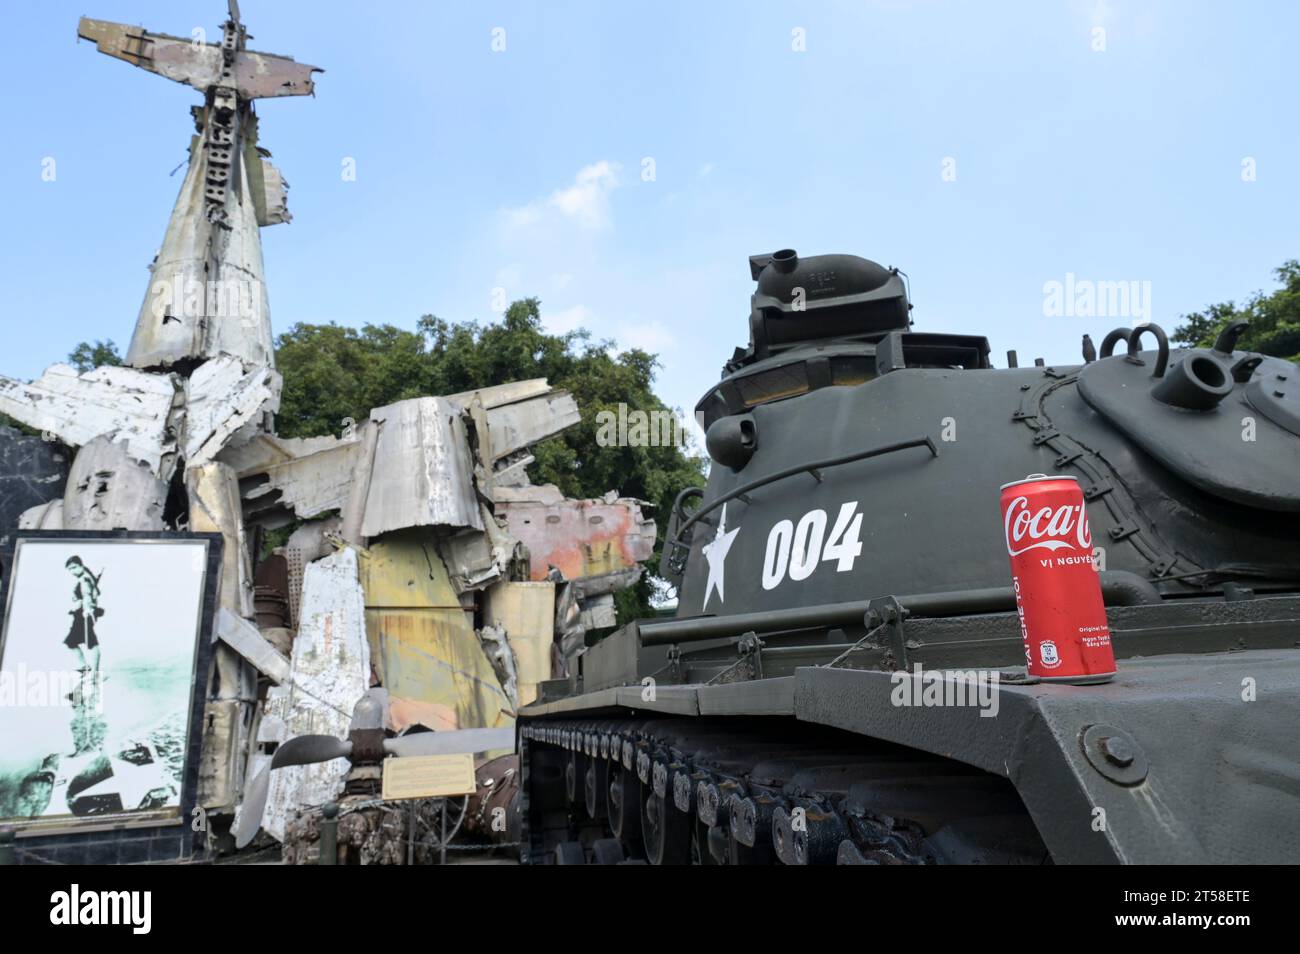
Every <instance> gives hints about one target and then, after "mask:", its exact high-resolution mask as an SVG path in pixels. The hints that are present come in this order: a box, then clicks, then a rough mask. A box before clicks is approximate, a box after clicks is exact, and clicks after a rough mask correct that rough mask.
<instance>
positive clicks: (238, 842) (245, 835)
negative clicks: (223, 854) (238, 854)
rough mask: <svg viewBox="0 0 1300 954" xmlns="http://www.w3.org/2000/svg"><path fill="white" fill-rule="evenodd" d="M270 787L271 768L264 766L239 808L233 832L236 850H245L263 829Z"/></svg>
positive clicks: (251, 783)
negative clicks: (260, 829) (263, 817)
mask: <svg viewBox="0 0 1300 954" xmlns="http://www.w3.org/2000/svg"><path fill="white" fill-rule="evenodd" d="M270 786H271V766H269V765H263V766H262V770H261V771H260V772H258V773H257V774H256V775H254V776H253V777H252V779H251V780H250V781H249V783H248V785H247V787H246V788H245V789H244V801H243V802H242V803H241V804H240V806H239V814H238V815H237V816H236V817H235V824H234V828H233V830H232V834H234V836H235V847H236V848H243V847H244V846H245V845H247V844H248V843H249V842H250V841H252V840H253V839H254V838H255V837H256V836H257V831H258V829H259V828H261V827H262V813H263V812H265V811H266V793H267V789H269V788H270Z"/></svg>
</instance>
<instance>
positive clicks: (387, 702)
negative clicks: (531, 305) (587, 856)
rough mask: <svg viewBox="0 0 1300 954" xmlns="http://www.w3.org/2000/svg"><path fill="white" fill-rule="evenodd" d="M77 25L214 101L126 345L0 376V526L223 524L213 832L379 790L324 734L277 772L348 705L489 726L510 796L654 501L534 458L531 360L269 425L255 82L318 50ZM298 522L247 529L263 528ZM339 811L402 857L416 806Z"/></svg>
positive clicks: (370, 719)
mask: <svg viewBox="0 0 1300 954" xmlns="http://www.w3.org/2000/svg"><path fill="white" fill-rule="evenodd" d="M77 33H78V36H79V37H81V38H83V39H86V40H90V41H93V42H94V43H95V44H96V47H97V49H98V50H99V52H101V53H105V54H107V55H109V56H113V57H116V58H118V59H121V60H125V61H126V62H128V63H130V64H132V65H134V66H137V67H139V68H141V69H144V70H148V71H150V72H152V73H156V74H158V75H160V76H163V77H165V78H167V79H170V80H173V81H175V82H178V83H183V84H186V85H189V86H192V87H193V88H194V89H196V90H198V91H199V92H200V93H201V94H202V95H203V103H202V105H200V106H195V107H193V110H192V112H193V115H194V119H195V126H196V132H195V135H194V137H193V139H192V141H191V145H190V151H189V168H188V171H187V173H186V175H185V179H184V182H183V184H182V185H181V189H180V194H179V196H178V197H177V199H176V204H175V208H174V209H173V211H172V214H171V218H170V221H169V222H168V225H167V230H166V234H165V236H164V238H163V242H162V246H161V248H160V249H159V251H158V253H157V256H156V258H155V259H154V261H153V263H152V265H151V266H150V280H149V288H148V291H147V293H146V295H145V299H144V302H143V304H142V305H141V308H140V311H139V315H138V317H137V319H136V323H135V330H134V333H133V335H132V338H131V344H130V348H129V350H128V352H127V354H126V360H125V366H122V367H100V368H96V369H94V370H92V371H89V372H86V373H83V374H78V373H77V372H76V371H75V370H74V369H73V368H71V367H69V366H66V365H61V364H60V365H55V366H53V367H51V368H49V369H48V370H47V371H46V372H45V373H44V374H42V375H41V376H40V377H39V378H37V379H36V380H34V381H30V382H24V381H18V380H13V379H10V378H5V377H0V413H3V414H5V415H8V416H9V417H11V418H13V419H15V420H17V421H19V422H21V423H22V424H24V425H26V426H27V427H29V428H32V429H34V430H36V431H39V432H40V434H41V436H40V437H26V436H21V435H20V434H19V433H18V432H17V431H15V430H13V429H10V428H4V429H0V468H3V470H2V472H0V533H6V534H7V533H12V532H13V531H14V530H15V529H19V530H33V529H35V530H68V531H107V530H128V531H155V532H162V533H168V532H174V533H181V532H196V531H207V532H215V533H218V534H220V536H221V539H222V541H223V543H224V545H223V557H222V567H221V575H220V585H219V590H218V596H217V605H218V607H219V608H218V609H217V611H216V619H215V623H214V625H213V633H214V634H215V636H216V638H217V640H218V641H217V643H216V647H215V651H214V654H213V657H212V658H213V664H212V666H211V670H210V672H209V673H208V674H207V676H206V678H207V680H208V682H207V693H206V698H205V702H204V710H203V715H204V718H203V728H202V745H201V756H200V758H201V766H200V770H199V783H198V804H199V805H200V806H201V807H202V808H203V809H204V810H205V811H206V813H207V815H208V817H209V819H216V823H215V824H213V825H212V828H211V830H212V831H228V830H229V829H230V826H231V822H232V819H233V816H234V815H235V813H236V812H239V811H241V804H242V805H243V806H244V807H243V809H242V817H240V819H239V822H238V826H237V827H238V832H239V840H240V841H241V843H242V842H245V841H247V840H249V839H251V838H252V837H253V836H254V834H256V833H257V832H258V830H259V828H260V829H261V830H263V831H264V832H265V833H267V834H269V835H270V836H271V837H273V838H275V839H278V840H281V841H285V840H286V839H288V843H286V845H285V856H286V858H288V859H290V860H292V859H298V860H301V859H303V858H305V857H307V855H308V853H309V851H308V849H309V847H310V846H309V845H307V842H310V841H311V840H312V839H313V838H314V837H315V835H314V832H315V831H316V829H317V828H319V824H318V823H319V818H320V815H319V811H317V810H318V809H319V807H320V806H321V805H322V804H324V803H328V802H332V801H333V800H336V799H338V798H340V796H341V795H342V794H343V789H344V784H345V781H346V783H347V791H348V793H349V795H350V796H355V795H356V793H357V792H360V793H361V795H360V796H357V797H360V798H361V800H362V803H364V804H365V805H371V806H372V807H373V803H374V802H376V801H377V799H376V798H375V797H374V793H375V792H376V788H375V786H376V785H377V784H378V783H377V778H378V775H377V774H376V773H375V772H374V771H373V768H374V765H375V764H376V759H374V758H371V759H370V760H369V761H367V759H365V758H362V757H361V756H362V754H363V753H362V752H361V750H360V749H358V750H356V751H352V750H351V748H350V747H351V746H352V742H344V741H339V742H338V745H339V746H340V747H349V750H348V752H343V751H334V750H330V751H329V752H327V753H324V754H326V755H327V756H328V758H329V761H323V762H321V761H318V760H315V759H313V758H302V759H300V760H297V761H296V763H295V764H292V765H291V766H290V767H286V768H283V769H277V771H275V772H269V768H270V762H271V760H272V758H273V753H275V752H277V751H280V752H288V751H292V750H294V749H295V747H297V748H302V746H303V745H304V744H308V741H309V740H311V739H317V740H319V739H322V738H325V737H337V739H338V740H346V739H348V738H349V733H350V732H351V733H352V735H351V738H354V739H355V738H358V737H359V736H358V735H357V733H356V730H357V726H358V725H363V726H364V729H365V730H366V731H372V732H373V731H375V730H382V732H381V734H382V735H384V736H386V737H388V738H387V742H386V743H385V744H386V745H388V744H395V743H399V742H402V741H403V740H408V744H407V745H406V747H405V748H404V749H401V750H400V751H397V750H394V751H397V754H421V753H422V752H425V751H428V752H435V751H437V750H438V747H437V746H436V745H433V744H432V743H430V742H429V741H428V740H430V739H432V738H435V737H439V736H445V737H447V738H452V737H453V735H455V734H459V733H453V732H452V731H450V730H467V729H472V730H505V731H504V732H502V731H497V732H488V734H486V735H479V736H475V737H473V738H471V739H469V740H468V741H466V742H464V743H463V744H462V748H461V751H468V750H469V748H472V749H473V750H474V751H475V752H477V753H478V754H479V755H480V757H481V758H480V760H479V761H480V792H479V796H480V801H482V802H483V805H480V806H479V807H480V809H482V808H483V807H485V805H486V803H487V801H491V803H492V804H493V805H494V806H496V807H500V806H508V804H509V795H510V792H511V791H512V782H514V781H515V780H516V777H517V774H518V773H517V768H516V765H517V763H513V764H512V762H511V760H512V759H513V758H514V757H513V755H511V754H510V753H512V752H513V747H514V740H513V725H514V717H515V711H516V710H517V708H519V707H520V706H521V705H526V704H527V703H528V702H530V701H532V700H533V699H534V698H536V697H537V694H538V685H539V683H541V682H543V681H545V680H547V679H551V678H552V677H553V676H564V675H565V674H566V673H567V667H568V666H569V664H570V662H571V661H572V659H573V657H574V656H575V654H577V653H578V652H580V651H581V649H582V647H583V632H584V630H585V629H587V628H600V627H609V626H613V625H614V610H613V599H614V597H613V594H614V593H615V591H617V590H618V589H620V588H622V587H625V586H627V585H629V584H631V583H632V582H634V581H635V580H636V579H637V578H638V577H639V575H640V573H641V567H640V563H641V561H644V560H646V559H648V558H649V557H650V555H651V552H652V550H653V546H654V540H655V524H654V522H653V521H652V520H650V519H648V518H647V517H646V516H644V515H643V512H642V507H643V504H642V503H641V502H640V501H637V500H633V499H628V498H622V497H619V496H618V495H617V493H614V492H611V493H610V494H608V495H606V496H605V497H604V498H603V499H598V500H571V499H566V498H564V497H563V496H562V495H561V494H560V492H559V491H558V490H557V489H556V488H554V487H551V486H532V485H530V484H529V481H528V477H527V474H526V467H527V465H528V464H529V463H530V462H531V461H532V459H533V458H532V457H531V455H530V454H529V447H530V446H531V445H533V444H535V443H537V442H539V441H542V440H545V439H547V438H550V437H553V436H555V435H556V434H559V433H560V432H561V431H563V430H564V429H565V428H567V427H569V426H571V425H572V424H574V423H576V422H577V421H578V420H579V413H578V407H577V404H576V402H575V401H574V399H573V398H572V397H571V396H570V395H569V394H567V393H565V392H563V391H559V390H556V389H554V388H552V387H550V386H549V385H548V383H547V382H546V381H545V380H531V381H517V382H508V383H502V384H499V385H497V386H494V387H487V388H483V389H481V390H477V391H472V392H468V393H464V394H453V395H442V396H428V397H420V398H415V399H412V400H406V401H400V402H398V403H395V404H391V405H388V406H385V407H379V408H375V409H374V410H372V411H371V412H370V415H369V417H368V419H366V420H364V421H360V422H356V423H355V424H354V423H352V422H349V426H348V427H347V429H346V430H345V431H344V433H343V435H342V436H339V437H335V436H322V437H315V438H309V439H287V438H281V437H278V436H276V433H275V413H276V411H277V410H278V406H279V399H280V390H281V377H280V374H279V373H278V372H277V371H276V369H275V366H274V348H273V338H272V333H271V322H270V312H269V301H268V298H267V295H266V290H265V283H264V272H263V261H262V249H261V241H260V236H259V231H260V229H261V228H263V227H266V226H270V225H274V224H277V223H281V222H287V221H289V219H290V216H289V213H288V210H287V208H286V203H285V195H286V190H287V184H286V183H285V180H284V178H283V177H282V176H281V175H280V173H279V171H278V170H277V169H276V168H275V167H274V166H273V165H272V164H271V162H270V159H269V155H270V154H269V153H268V152H267V151H266V150H265V149H263V148H262V147H261V146H260V145H259V131H258V120H257V116H256V113H255V111H254V103H255V101H256V100H258V99H262V98H266V97H276V96H305V95H310V94H312V93H313V74H315V73H316V72H319V69H318V68H317V67H314V66H310V65H307V64H303V63H297V62H295V61H294V60H292V59H290V58H288V57H285V56H277V55H273V54H266V53H258V52H254V51H252V50H249V49H247V48H246V41H247V40H248V39H249V36H248V33H247V30H246V28H245V26H244V25H243V23H241V22H240V17H239V11H238V8H237V6H236V5H235V4H234V3H233V2H231V4H230V16H229V19H228V20H227V21H226V22H225V23H224V25H223V27H222V35H221V40H220V42H219V43H215V44H204V43H196V42H194V41H192V40H191V39H188V38H178V37H172V36H166V35H162V34H155V33H150V32H147V31H145V30H143V29H140V28H138V27H134V26H127V25H124V24H119V23H109V22H105V21H101V20H91V19H85V18H83V19H82V20H81V21H80V24H79V27H78V31H77ZM290 526H292V527H293V528H294V529H293V530H292V532H291V534H290V535H289V536H288V540H287V542H286V543H285V545H284V546H282V547H279V548H276V549H274V551H273V552H270V553H269V554H266V555H263V554H262V553H261V551H262V549H263V546H262V544H263V541H264V539H265V533H266V532H267V531H268V530H273V529H279V528H285V527H290ZM200 678H202V676H201V677H200ZM424 730H433V731H432V732H428V731H424ZM402 733H406V734H402ZM363 734H364V733H363ZM303 736H306V737H307V739H306V740H304V739H301V738H299V737H303ZM421 736H422V737H423V739H424V741H423V742H421V743H420V745H413V744H412V743H410V742H409V740H413V739H416V738H419V737H421ZM448 745H450V743H447V744H444V746H443V748H444V749H446V748H447V747H448ZM464 746H468V747H469V748H464ZM451 749H452V750H455V747H454V746H451ZM376 751H377V750H376ZM320 752H323V750H319V746H318V754H319V753H320ZM349 753H350V761H349ZM382 754H383V753H382V752H381V753H380V758H382ZM493 755H498V756H501V755H504V758H496V759H493V760H492V761H490V762H485V761H484V759H483V758H482V757H484V756H493ZM285 761H290V762H294V761H295V760H292V759H282V760H281V762H282V763H283V762H285ZM308 763H312V764H308ZM484 766H485V767H484ZM368 780H369V784H367V783H368ZM367 794H368V795H369V798H370V801H368V802H367V801H366V800H365V798H366V796H367ZM354 800H355V799H354ZM128 807H129V806H128ZM313 811H315V814H314V815H313V814H312V813H313ZM302 813H306V814H305V815H304V814H302ZM352 814H353V816H354V818H353V822H354V824H353V825H352V826H351V827H348V826H347V825H342V826H340V839H341V842H343V843H344V844H345V847H348V848H350V849H355V850H356V851H357V852H358V853H359V855H360V858H361V860H364V861H372V862H373V861H397V862H401V861H406V860H410V858H411V857H413V856H412V855H410V854H408V852H407V851H406V849H405V848H404V847H403V844H404V842H402V837H401V836H402V835H403V832H404V829H405V827H406V821H405V820H404V819H405V818H406V814H405V810H404V809H403V810H402V812H401V813H400V819H402V821H401V822H400V824H392V818H389V817H388V816H385V815H384V814H383V811H382V808H381V809H377V810H375V811H372V812H371V813H370V814H369V815H367V814H366V813H365V812H364V811H357V812H353V813H352ZM300 815H301V816H302V817H299V816H300ZM223 818H224V819H225V822H224V825H223V824H222V819H223ZM472 825H473V822H472V820H471V822H470V823H469V827H472ZM511 827H512V828H513V825H512V826H511ZM390 829H391V830H393V831H395V832H396V834H394V835H393V838H392V839H391V840H389V841H386V840H385V836H384V832H385V831H388V830H390ZM349 832H350V834H349ZM295 833H296V834H295ZM225 845H226V847H229V841H228V840H227V841H226V842H225ZM215 846H216V839H215V837H213V838H210V839H209V842H208V847H209V848H211V847H215ZM353 857H354V859H355V858H356V857H357V856H355V855H354V856H353Z"/></svg>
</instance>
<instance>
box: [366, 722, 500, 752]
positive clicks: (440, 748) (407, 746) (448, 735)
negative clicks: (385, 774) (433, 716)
mask: <svg viewBox="0 0 1300 954" xmlns="http://www.w3.org/2000/svg"><path fill="white" fill-rule="evenodd" d="M514 747H515V730H514V727H513V726H510V727H508V728H504V729H449V730H447V731H446V732H413V733H412V734H410V735H403V736H400V737H399V738H396V739H384V751H385V752H387V753H389V754H390V755H397V756H411V755H459V754H463V753H466V752H468V753H470V754H473V753H475V752H490V751H492V750H493V749H510V750H512V751H513V750H514Z"/></svg>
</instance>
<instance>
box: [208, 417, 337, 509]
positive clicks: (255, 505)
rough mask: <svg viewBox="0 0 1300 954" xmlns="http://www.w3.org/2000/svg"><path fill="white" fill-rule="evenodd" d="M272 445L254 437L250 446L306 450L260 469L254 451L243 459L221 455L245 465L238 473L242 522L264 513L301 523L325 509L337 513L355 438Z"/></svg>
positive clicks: (260, 458)
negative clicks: (286, 516)
mask: <svg viewBox="0 0 1300 954" xmlns="http://www.w3.org/2000/svg"><path fill="white" fill-rule="evenodd" d="M272 441H275V439H274V438H258V439H257V441H255V442H254V443H261V445H262V450H265V449H266V448H267V447H269V446H275V447H276V448H277V449H280V450H284V451H286V452H288V453H293V451H294V450H297V449H302V450H306V451H309V452H308V453H305V454H303V456H301V457H288V458H287V459H285V460H282V461H279V462H276V463H271V464H267V465H262V461H263V460H265V459H267V458H266V457H265V456H262V454H261V452H259V451H256V450H255V451H253V452H252V453H250V454H248V455H241V454H240V453H239V452H236V453H235V454H234V455H223V457H224V459H228V460H234V461H239V460H240V458H241V456H242V457H244V464H245V466H243V467H242V469H240V470H239V475H240V477H241V478H243V479H244V480H245V489H244V509H245V515H246V516H247V517H248V519H250V520H258V521H259V522H260V520H259V518H260V517H262V516H263V515H264V514H267V513H272V514H274V513H279V512H283V511H288V512H290V513H291V514H292V515H294V516H297V517H299V518H301V519H304V520H305V519H308V518H310V517H315V516H318V515H320V514H322V513H325V512H326V511H328V510H338V509H339V508H341V507H342V506H343V505H344V504H345V503H346V502H347V500H348V497H349V495H350V493H351V491H352V486H353V482H354V480H355V479H356V473H355V471H356V468H357V464H358V462H359V461H360V458H361V455H360V449H361V442H360V441H359V440H358V439H356V438H352V439H349V440H339V439H338V438H335V437H330V438H320V439H312V440H311V441H304V442H292V441H275V444H274V445H272V444H271V442H272ZM254 454H256V455H257V457H256V459H253V455H254ZM259 465H261V466H259ZM236 466H238V465H236Z"/></svg>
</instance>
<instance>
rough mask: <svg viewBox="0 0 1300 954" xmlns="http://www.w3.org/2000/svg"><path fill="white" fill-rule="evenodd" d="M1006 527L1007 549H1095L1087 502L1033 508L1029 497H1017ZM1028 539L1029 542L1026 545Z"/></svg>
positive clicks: (1012, 551) (1015, 551)
mask: <svg viewBox="0 0 1300 954" xmlns="http://www.w3.org/2000/svg"><path fill="white" fill-rule="evenodd" d="M1003 529H1004V530H1005V531H1006V538H1007V553H1009V554H1011V555H1012V556H1018V555H1020V554H1021V553H1028V552H1029V551H1030V550H1039V549H1042V550H1060V549H1062V548H1065V549H1071V550H1073V549H1078V550H1082V551H1083V552H1085V553H1091V552H1092V532H1091V531H1090V530H1089V529H1088V512H1087V511H1086V510H1084V508H1083V505H1082V504H1080V505H1079V506H1077V507H1076V506H1070V505H1069V504H1066V505H1063V506H1060V507H1056V508H1055V509H1053V508H1052V507H1043V508H1042V509H1041V510H1038V511H1031V510H1030V509H1029V498H1028V497H1017V498H1016V499H1015V500H1013V501H1011V506H1009V507H1007V513H1006V517H1005V518H1004V523H1003ZM1026 540H1028V541H1029V544H1028V545H1027V546H1022V545H1021V544H1023V543H1025V541H1026Z"/></svg>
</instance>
